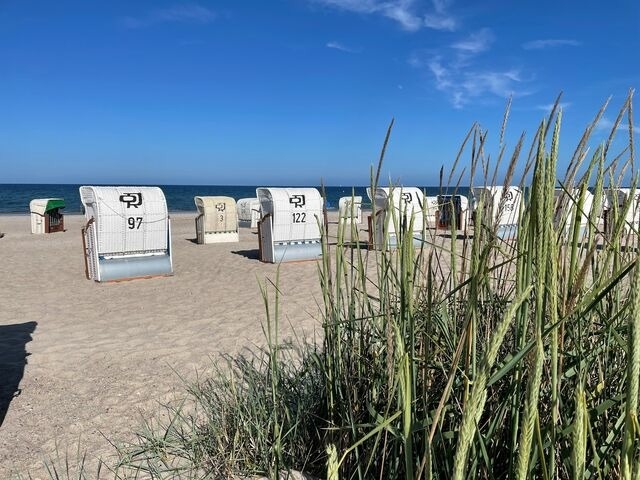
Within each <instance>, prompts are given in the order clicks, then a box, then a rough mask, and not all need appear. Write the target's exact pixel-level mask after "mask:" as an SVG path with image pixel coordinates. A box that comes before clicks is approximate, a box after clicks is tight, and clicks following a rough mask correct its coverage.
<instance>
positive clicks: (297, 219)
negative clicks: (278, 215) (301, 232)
mask: <svg viewBox="0 0 640 480" xmlns="http://www.w3.org/2000/svg"><path fill="white" fill-rule="evenodd" d="M291 215H293V223H304V222H305V221H306V220H307V214H306V213H305V212H300V213H296V212H294V213H292V214H291Z"/></svg>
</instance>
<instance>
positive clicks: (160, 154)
mask: <svg viewBox="0 0 640 480" xmlns="http://www.w3.org/2000/svg"><path fill="white" fill-rule="evenodd" d="M525 3H526V4H525ZM639 51H640V4H638V2H635V1H630V0H629V1H619V2H602V1H588V0H587V1H581V2H558V1H554V2H550V1H544V0H543V1H538V2H513V1H491V0H489V1H483V2H477V1H468V2H462V1H448V0H431V1H422V0H385V1H382V0H272V1H265V0H258V1H249V0H247V1H240V0H230V1H215V2H207V1H204V0H201V1H197V2H181V1H174V0H167V1H164V0H162V1H161V0H157V1H142V0H137V1H135V2H131V1H116V0H113V1H98V0H95V1H88V0H78V1H65V0H57V1H55V2H54V1H48V0H47V1H31V0H0V105H1V106H2V109H1V111H2V114H1V115H0V164H1V165H2V169H1V170H0V183H39V182H47V183H97V182H100V183H145V184H154V183H160V184H167V183H169V184H171V183H174V184H264V185H266V184H317V183H318V182H319V180H320V178H322V179H324V181H325V183H327V184H330V185H352V184H357V185H364V184H367V183H368V181H369V168H370V165H371V164H373V163H375V162H376V161H377V158H378V155H379V151H380V147H381V144H382V141H383V139H384V134H385V132H386V128H387V125H388V124H389V121H390V120H391V118H392V117H393V118H395V127H394V131H393V134H392V137H391V141H390V144H389V149H388V152H387V157H386V164H385V169H384V173H383V175H384V176H385V177H387V178H388V177H391V178H393V179H394V180H399V181H402V182H403V183H404V184H407V185H408V184H416V185H430V184H437V182H438V172H439V169H440V166H442V165H444V166H445V168H447V167H448V166H450V165H451V163H452V161H453V159H454V158H455V155H456V153H457V151H458V148H459V146H460V143H461V141H462V139H463V138H464V136H465V134H466V132H467V130H468V129H469V127H470V126H471V125H472V124H473V122H476V121H477V122H479V123H480V124H482V125H483V126H484V127H485V128H487V129H488V130H489V138H490V139H493V140H492V141H490V142H489V145H488V146H489V149H488V150H489V153H492V154H494V155H495V152H496V150H497V146H496V141H497V135H498V132H499V129H500V124H501V119H502V114H503V111H504V107H505V105H506V101H507V98H508V97H509V96H513V105H512V111H511V116H510V124H509V127H508V128H509V130H508V135H507V145H508V147H509V146H510V147H513V145H514V144H515V141H516V138H517V137H518V136H519V134H520V133H521V132H522V131H523V130H524V131H526V132H528V138H529V139H531V135H532V134H533V132H534V131H535V129H536V127H537V125H538V123H539V122H540V121H541V119H542V118H543V116H544V115H545V113H546V111H547V109H548V108H549V107H548V106H549V104H551V103H552V102H553V100H554V99H555V97H556V96H557V94H558V93H559V92H560V91H563V92H564V94H563V99H562V102H563V106H564V122H563V135H562V145H561V153H562V155H563V159H564V160H563V161H566V159H567V157H568V156H569V155H570V154H571V153H572V152H573V148H574V147H575V145H576V143H577V141H578V139H579V136H580V134H581V133H582V131H583V129H584V127H585V126H586V125H587V124H588V123H589V122H590V120H591V119H592V118H593V116H594V115H595V113H596V111H597V110H598V108H599V106H600V105H601V104H602V103H603V102H604V101H605V100H606V99H607V98H608V97H609V96H612V100H611V107H610V108H609V110H608V111H607V114H606V117H605V119H604V120H603V122H602V127H601V128H600V129H599V130H598V131H597V132H596V136H595V138H594V142H597V141H598V140H599V139H600V140H601V139H602V138H604V136H605V134H606V133H607V131H606V127H607V126H610V124H611V121H612V120H613V119H614V118H615V116H616V113H617V109H618V108H619V107H620V106H621V104H622V102H623V101H624V97H625V96H626V94H627V91H628V89H629V88H630V87H634V88H637V87H638V86H640V62H638V59H640V56H639V54H638V52H639ZM636 116H638V115H636Z"/></svg>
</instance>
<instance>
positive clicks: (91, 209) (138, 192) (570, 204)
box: [30, 186, 640, 282]
mask: <svg viewBox="0 0 640 480" xmlns="http://www.w3.org/2000/svg"><path fill="white" fill-rule="evenodd" d="M367 195H368V196H369V198H370V200H371V205H372V214H371V215H369V217H368V219H367V225H368V229H367V231H368V234H369V246H370V247H371V248H376V249H389V248H395V247H396V246H397V245H398V243H399V241H400V238H399V235H400V232H410V235H411V237H412V239H411V241H412V242H413V244H414V245H415V246H416V247H418V246H420V245H422V244H423V243H424V241H425V240H426V239H425V238H424V235H425V232H426V230H427V229H433V228H435V229H443V230H456V231H463V232H466V231H467V229H468V227H469V225H470V224H471V223H474V222H475V223H474V228H478V226H479V225H480V223H478V222H479V220H478V219H482V220H481V222H482V226H483V228H484V227H487V228H491V229H492V231H493V232H494V233H495V235H497V236H498V237H500V238H502V239H505V240H506V239H512V238H515V237H516V236H517V227H518V219H519V216H520V209H521V205H522V200H523V195H522V191H521V190H520V188H518V187H482V188H474V189H472V190H471V197H472V199H471V201H470V200H469V199H468V198H467V197H466V196H463V195H438V196H432V197H428V196H426V195H425V194H424V192H423V190H421V189H419V188H416V187H391V188H389V187H385V188H377V189H376V190H375V192H372V191H371V189H370V188H368V189H367ZM80 198H81V201H82V204H83V205H84V208H85V217H86V224H85V226H84V227H83V229H82V238H83V244H84V251H85V267H86V268H85V270H86V276H87V278H89V279H93V280H96V281H99V282H104V281H114V280H123V279H130V278H141V277H152V276H159V275H171V274H173V258H172V252H171V223H170V220H169V213H168V209H167V203H166V199H165V196H164V193H163V192H162V190H161V189H160V188H158V187H98V186H83V187H80ZM194 202H195V205H196V209H197V212H198V215H197V216H196V219H195V228H196V241H197V243H198V244H209V243H221V242H238V241H239V230H238V227H239V226H240V225H243V226H247V227H250V228H257V229H258V232H257V233H258V247H259V248H258V252H259V255H258V256H259V259H260V260H261V261H263V262H271V263H280V262H291V261H300V260H311V259H317V258H320V256H321V255H322V244H321V226H322V224H323V223H326V217H325V211H324V201H323V198H322V196H321V195H320V192H319V191H318V190H317V189H315V188H258V189H257V190H256V198H243V199H240V200H238V201H237V202H236V201H235V200H234V199H233V198H231V197H224V196H196V197H195V198H194ZM601 203H602V211H603V212H604V214H603V216H602V218H601V217H600V216H599V215H598V216H596V217H594V218H591V217H592V214H591V210H592V206H593V204H594V198H593V194H592V193H590V192H589V191H587V190H586V189H585V190H583V191H580V190H574V191H572V192H566V191H564V190H562V189H557V190H556V200H555V205H556V211H555V217H554V218H555V224H556V228H559V227H560V226H561V225H563V224H564V225H566V227H565V229H566V232H567V236H568V235H569V230H570V228H571V226H572V225H574V224H575V222H576V221H577V222H578V223H579V235H580V236H581V237H582V236H583V235H584V232H586V231H587V226H588V225H589V222H590V221H591V222H598V224H599V223H600V220H603V221H604V230H605V232H607V231H611V229H612V228H614V227H613V225H612V221H611V212H612V211H613V209H622V208H623V207H624V208H627V210H626V211H625V212H624V214H625V223H624V228H626V229H628V230H629V231H637V229H638V226H639V220H640V216H639V215H638V213H639V212H638V209H639V208H640V193H638V194H636V191H635V190H632V189H628V188H627V189H616V190H609V191H607V192H606V195H605V198H604V199H603V201H602V202H601ZM577 205H581V211H580V212H576V208H577ZM64 207H65V204H64V200H63V199H61V198H48V199H35V200H33V201H32V202H31V204H30V211H31V230H32V233H52V232H56V231H64V216H63V214H62V209H64ZM338 219H339V222H340V223H342V224H343V225H358V224H360V223H361V222H362V197H356V196H353V197H343V198H341V199H340V201H339V204H338ZM476 223H477V224H476Z"/></svg>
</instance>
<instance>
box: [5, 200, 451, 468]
mask: <svg viewBox="0 0 640 480" xmlns="http://www.w3.org/2000/svg"><path fill="white" fill-rule="evenodd" d="M363 214H364V212H363ZM194 218H195V214H174V215H172V233H173V238H172V247H173V263H174V272H175V275H174V276H172V277H163V278H153V279H141V280H132V281H127V282H119V283H108V284H99V283H96V282H93V281H90V280H87V279H86V278H85V274H84V260H83V247H82V238H81V234H80V229H81V227H82V225H83V223H84V217H82V216H80V215H67V216H65V226H66V228H67V231H66V232H64V233H54V234H50V235H32V234H31V233H30V223H29V217H28V216H0V232H4V233H5V236H4V238H2V239H0V479H4V478H9V477H10V476H11V474H12V473H15V472H19V473H22V474H25V473H27V472H30V473H32V474H34V476H33V478H34V479H37V478H48V476H47V475H46V474H45V473H44V467H43V461H44V460H47V459H50V458H52V457H56V452H57V451H58V452H60V454H61V456H62V457H63V458H64V456H65V452H66V451H68V452H69V456H70V457H71V458H72V459H74V458H75V457H76V453H77V450H76V449H77V445H81V448H82V450H86V452H87V455H88V458H95V457H96V456H101V457H105V456H108V455H112V454H113V452H114V449H113V447H112V446H111V444H110V442H109V440H113V441H120V442H121V441H131V440H134V434H133V432H135V431H136V430H139V428H140V425H141V423H142V418H143V417H144V418H154V417H155V418H160V417H161V416H162V413H163V409H162V408H161V406H160V404H163V403H168V402H171V401H174V402H176V401H177V400H179V399H180V398H181V397H184V395H185V384H184V381H187V382H189V381H193V380H194V379H195V378H196V376H197V375H199V376H202V375H206V374H207V372H208V371H210V368H211V365H212V361H215V359H217V358H219V356H220V354H222V353H234V352H238V351H241V350H243V349H246V348H251V347H252V346H254V345H264V343H265V341H264V335H263V331H262V322H263V321H264V320H265V307H264V303H263V299H262V296H261V294H260V283H263V284H264V283H265V282H267V283H268V282H269V281H273V282H275V280H276V273H277V270H278V267H277V266H276V265H273V264H265V263H261V262H260V261H258V259H257V255H258V251H257V249H258V239H257V234H256V233H255V231H252V230H251V229H248V228H241V229H240V242H239V243H226V244H213V245H197V244H196V243H195V226H194ZM363 218H366V217H365V215H363ZM336 220H337V214H335V213H334V214H333V215H332V216H330V217H329V226H330V229H329V232H330V234H334V235H335V228H336V224H335V221H336ZM365 225H366V223H363V224H362V225H360V238H361V239H363V240H364V239H365V238H366V230H364V229H365V228H366V227H365ZM432 232H433V231H432ZM436 236H437V237H441V236H440V235H436ZM432 238H435V237H432ZM439 241H442V242H444V244H445V246H446V245H448V244H449V242H450V240H446V236H442V238H441V239H440V240H439ZM373 258H374V256H371V258H370V261H371V260H373ZM441 267H443V268H444V269H445V270H448V266H447V265H444V264H441ZM279 290H280V292H281V305H280V308H281V312H282V313H281V334H280V335H281V338H282V337H286V336H291V334H292V333H293V332H294V330H295V332H296V334H297V335H300V336H306V337H307V338H311V337H312V336H313V335H316V338H317V337H319V336H320V335H321V327H320V323H319V322H320V321H319V318H320V307H319V305H320V304H321V303H322V297H321V295H320V285H319V281H318V263H317V262H316V261H310V262H298V263H287V264H283V265H282V266H281V267H280V273H279ZM271 292H272V293H273V288H271ZM178 374H179V375H178ZM181 377H182V378H181ZM7 404H8V410H7V411H6V416H5V417H4V420H3V418H2V414H3V410H4V408H3V407H6V406H7ZM107 439H109V440H107Z"/></svg>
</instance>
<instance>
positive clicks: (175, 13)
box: [121, 3, 216, 28]
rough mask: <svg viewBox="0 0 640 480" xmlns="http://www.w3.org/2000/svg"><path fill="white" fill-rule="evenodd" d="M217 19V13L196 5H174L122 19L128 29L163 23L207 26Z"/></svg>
mask: <svg viewBox="0 0 640 480" xmlns="http://www.w3.org/2000/svg"><path fill="white" fill-rule="evenodd" d="M215 19H216V13H215V12H214V11H213V10H210V9H208V8H206V7H203V6H201V5H198V4H195V3H189V4H180V5H174V6H172V7H168V8H163V9H157V10H152V11H151V12H149V13H147V14H145V15H142V16H138V17H133V16H128V17H124V18H122V19H121V23H122V25H124V26H125V27H127V28H144V27H150V26H152V25H157V24H161V23H194V24H202V25H203V24H207V23H211V22H213V21H214V20H215Z"/></svg>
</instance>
